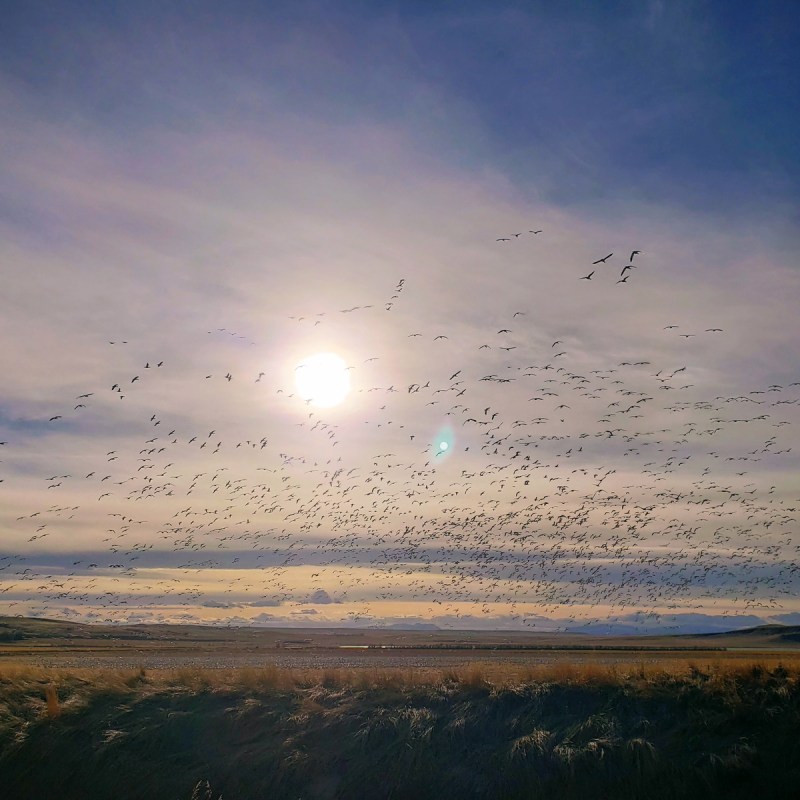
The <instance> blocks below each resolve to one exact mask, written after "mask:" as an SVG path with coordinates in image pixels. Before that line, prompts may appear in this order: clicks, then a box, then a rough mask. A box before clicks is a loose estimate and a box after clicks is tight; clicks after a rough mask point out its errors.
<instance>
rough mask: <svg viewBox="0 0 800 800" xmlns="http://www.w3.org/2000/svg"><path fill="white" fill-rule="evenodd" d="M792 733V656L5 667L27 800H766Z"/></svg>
mask: <svg viewBox="0 0 800 800" xmlns="http://www.w3.org/2000/svg"><path fill="white" fill-rule="evenodd" d="M798 728H800V658H797V657H795V656H793V654H785V655H784V654H781V655H780V656H777V655H760V656H757V657H752V656H751V657H750V658H743V657H739V656H738V655H737V656H736V657H731V658H722V657H716V656H715V657H712V658H708V659H705V658H697V657H695V658H683V659H680V658H675V657H673V656H669V657H666V658H664V659H660V660H658V661H642V660H641V659H637V658H636V656H635V655H632V656H631V660H630V661H626V662H618V663H613V664H597V663H592V662H589V661H585V660H584V661H576V662H568V661H566V660H564V661H561V662H555V663H549V664H541V665H519V664H514V663H509V662H497V663H490V662H486V661H481V662H479V663H473V664H469V665H466V666H463V667H456V668H447V669H436V668H424V669H407V668H406V669H387V668H382V667H376V666H369V667H365V668H361V669H345V668H342V669H316V670H315V669H281V668H277V667H274V666H265V667H263V668H245V669H197V668H188V667H187V668H182V669H174V670H149V669H144V668H139V669H129V670H109V669H43V668H40V667H32V666H28V665H23V664H16V665H15V664H10V663H0V772H2V773H3V774H4V776H5V777H4V780H6V778H7V779H8V781H10V783H9V784H8V785H9V786H11V787H12V789H14V790H15V792H16V793H15V794H13V792H12V794H13V796H19V797H22V796H30V797H33V796H49V795H46V793H45V794H44V795H43V794H42V790H41V787H42V786H44V785H45V784H46V783H47V781H50V782H51V783H50V784H47V785H54V784H53V783H52V782H53V781H59V786H60V787H61V789H62V790H63V791H62V794H60V795H59V796H60V797H61V798H62V800H66V798H71V797H75V798H77V797H85V796H87V794H86V792H87V791H88V790H87V789H86V786H87V785H91V788H92V791H93V792H94V795H93V796H97V797H101V796H103V797H105V796H109V797H110V796H115V797H119V798H124V799H125V800H127V799H128V798H131V800H133V798H134V797H142V796H171V797H175V798H182V800H188V798H189V797H190V796H191V797H193V798H195V800H217V798H218V797H219V795H220V794H224V796H225V797H228V796H230V797H236V798H238V799H239V800H244V798H255V797H301V796H302V797H309V798H312V797H320V798H323V797H331V798H348V799H349V798H354V797H363V798H372V797H376V798H377V797H386V796H390V795H391V796H396V797H415V798H418V800H426V799H427V798H434V797H435V798H437V800H438V798H439V797H443V796H449V797H481V798H490V797H491V798H503V797H533V796H542V797H550V798H566V797H570V798H572V797H591V796H608V797H615V798H627V799H631V800H632V798H641V797H648V798H658V799H659V800H661V798H664V799H666V798H674V797H693V796H700V795H699V794H698V792H701V793H702V796H704V797H706V798H708V800H710V798H712V797H726V798H737V800H739V798H749V797H752V796H754V794H756V792H754V787H756V786H758V787H759V792H758V794H759V796H761V797H763V798H765V800H766V798H768V797H778V796H790V795H788V794H786V793H785V790H786V787H794V788H796V786H797V785H798V782H800V770H798V769H797V768H795V767H792V765H793V764H800V757H798V756H800V745H797V744H796V741H797V740H796V731H797V730H798ZM34 762H35V763H37V764H41V765H43V766H42V767H41V769H37V770H36V771H33V772H32V771H31V770H30V769H29V765H30V764H31V763H34ZM792 770H794V771H792ZM63 775H74V776H75V783H74V786H73V787H71V788H70V787H69V786H66V785H62V783H61V780H62V778H61V776H63ZM199 779H202V780H201V781H200V782H199V783H198V780H199ZM137 780H140V781H144V782H145V783H146V787H145V784H144V783H142V784H141V786H137V785H136V781H137ZM37 781H38V782H37ZM87 781H88V782H89V783H88V784H87V783H86V782H87ZM209 781H210V782H211V783H210V784H209ZM317 781H319V783H317ZM747 781H750V784H748V783H747ZM737 782H738V783H737ZM740 784H741V787H742V788H741V791H740V792H738V790H737V792H738V793H737V792H733V793H731V792H732V791H733V790H732V788H731V787H735V786H739V785H740ZM212 786H213V789H212ZM130 787H135V791H134V788H130ZM320 787H323V788H320ZM324 787H328V788H324ZM364 787H375V788H374V789H373V790H371V791H373V793H372V794H370V793H369V791H368V790H367V789H364ZM710 787H711V788H710ZM770 787H772V789H771V791H772V793H770ZM167 788H168V789H169V791H167ZM712 788H713V791H712ZM37 791H38V794H37ZM120 792H121V793H120ZM126 792H127V793H126ZM598 792H599V793H598ZM714 792H716V794H715V793H714ZM780 792H784V794H780ZM9 796H11V795H9Z"/></svg>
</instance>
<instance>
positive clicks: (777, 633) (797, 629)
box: [703, 625, 800, 644]
mask: <svg viewBox="0 0 800 800" xmlns="http://www.w3.org/2000/svg"><path fill="white" fill-rule="evenodd" d="M703 638H705V639H712V638H713V639H725V638H728V639H730V638H737V639H739V638H744V639H748V640H749V639H758V640H760V642H774V643H776V644H777V643H783V642H785V643H786V644H790V643H800V625H756V626H755V627H754V628H742V629H741V630H738V631H723V632H721V633H707V634H704V635H703Z"/></svg>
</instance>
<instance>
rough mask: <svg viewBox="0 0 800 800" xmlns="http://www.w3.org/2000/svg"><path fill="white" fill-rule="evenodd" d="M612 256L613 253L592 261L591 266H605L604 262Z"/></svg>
mask: <svg viewBox="0 0 800 800" xmlns="http://www.w3.org/2000/svg"><path fill="white" fill-rule="evenodd" d="M613 255H614V254H613V253H609V254H608V255H607V256H603V257H602V258H598V259H597V261H592V266H594V265H595V264H605V263H606V261H608V259H609V258H611V256H613Z"/></svg>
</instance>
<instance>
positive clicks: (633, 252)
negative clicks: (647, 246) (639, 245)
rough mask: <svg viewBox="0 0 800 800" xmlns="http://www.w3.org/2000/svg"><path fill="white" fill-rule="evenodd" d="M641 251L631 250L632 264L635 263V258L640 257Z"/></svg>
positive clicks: (630, 259)
mask: <svg viewBox="0 0 800 800" xmlns="http://www.w3.org/2000/svg"><path fill="white" fill-rule="evenodd" d="M641 252H642V251H641V250H631V257H630V258H629V259H628V261H630V262H631V263H633V257H634V256H638V255H640V254H641Z"/></svg>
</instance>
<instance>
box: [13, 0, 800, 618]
mask: <svg viewBox="0 0 800 800" xmlns="http://www.w3.org/2000/svg"><path fill="white" fill-rule="evenodd" d="M798 16H799V15H798V14H797V13H796V11H795V10H794V9H793V8H792V6H791V5H790V4H786V3H765V4H760V5H759V6H757V7H756V6H754V5H752V4H746V3H738V2H726V3H700V2H658V1H657V0H652V2H641V3H624V2H619V3H602V4H601V3H570V4H564V3H561V4H553V3H544V2H542V3H538V2H531V3H491V4H490V3H439V4H430V3H355V2H354V3H332V2H331V3H326V2H317V3H296V2H292V3H227V4H224V5H222V4H218V3H213V4H212V3H172V4H169V5H168V7H166V8H165V7H164V4H157V3H146V2H142V3H135V4H133V3H131V4H113V3H111V4H96V3H72V4H69V5H68V6H61V7H53V5H52V4H47V3H36V2H31V3H25V4H16V5H15V6H14V8H12V9H11V10H10V11H9V12H8V13H7V14H6V17H5V20H4V27H3V31H2V33H0V45H1V46H0V98H2V103H1V104H0V130H2V134H0V154H2V155H0V158H2V162H3V171H2V174H0V240H1V241H2V258H3V260H4V263H6V264H7V265H9V266H8V267H6V269H5V271H4V287H3V288H4V291H3V293H2V296H0V359H2V362H3V364H4V365H5V367H4V381H3V385H2V389H0V441H6V442H8V443H7V444H6V445H2V446H0V456H1V457H2V458H0V479H2V483H0V493H4V498H3V503H0V531H2V533H3V537H4V538H3V547H2V548H0V549H2V550H3V552H2V555H5V556H6V557H7V558H6V562H7V563H8V564H9V567H8V568H7V569H4V570H3V571H2V572H1V573H0V585H2V584H7V586H6V587H5V588H6V589H7V591H6V592H4V593H3V595H2V596H0V597H2V598H7V602H8V603H9V604H12V605H9V606H8V608H7V609H5V608H4V606H3V605H2V603H0V613H2V611H3V610H8V611H10V612H11V613H20V612H22V611H24V612H26V613H47V614H49V615H58V614H65V615H72V616H77V617H80V616H87V618H93V619H95V618H99V619H104V618H109V619H111V620H112V621H123V620H124V619H126V618H131V619H133V618H136V619H153V620H158V619H166V620H169V619H178V618H180V619H198V620H206V621H220V622H230V621H231V619H234V617H233V616H231V615H236V616H235V619H236V620H237V621H240V622H245V623H246V622H248V620H251V621H252V620H256V615H255V610H256V609H258V619H257V620H256V621H257V622H259V623H262V622H264V621H265V619H267V621H268V622H269V621H272V623H273V624H281V623H282V624H286V623H287V622H291V621H293V620H295V619H296V618H297V617H296V616H295V615H301V614H302V615H303V616H310V614H309V610H315V611H316V612H317V613H316V614H315V615H314V616H315V619H318V620H319V623H320V624H338V623H342V622H345V623H348V624H356V623H358V624H368V623H372V622H374V623H380V622H381V621H385V622H398V621H402V620H404V619H409V620H417V619H423V620H433V621H436V622H437V624H442V625H446V626H451V625H455V626H462V627H464V626H467V627H469V626H475V625H482V626H489V627H491V626H495V627H530V626H531V624H532V622H531V621H532V620H535V621H536V624H539V625H545V626H546V625H547V624H552V625H567V624H578V623H580V624H583V623H585V622H592V621H593V620H600V621H602V620H603V619H605V618H606V617H607V616H615V615H616V616H620V617H622V618H624V619H625V620H627V621H628V622H629V621H630V620H631V619H634V618H636V619H638V617H637V616H636V615H640V614H644V615H650V614H654V613H655V614H658V615H660V616H661V617H663V619H664V620H665V623H664V624H665V625H669V626H671V627H672V628H674V626H675V625H676V624H678V623H676V622H675V620H676V619H684V620H688V619H689V617H687V616H685V615H687V614H700V615H706V617H707V618H708V619H709V620H711V619H713V618H717V617H719V616H720V615H724V616H726V617H730V616H736V615H737V614H738V615H744V616H743V619H744V618H746V619H747V620H752V618H753V614H760V615H761V617H760V618H764V619H767V618H769V619H778V618H785V619H788V618H790V617H785V616H781V615H787V614H788V615H791V614H796V613H798V612H799V611H800V607H798V606H797V603H796V599H795V598H796V596H797V590H798V588H800V587H798V575H797V573H796V571H793V570H792V569H791V564H792V563H794V562H795V561H796V559H797V546H796V544H795V543H794V539H793V536H794V532H795V531H796V526H797V518H798V513H797V508H798V507H800V498H797V497H796V494H797V488H796V487H797V480H796V476H797V473H798V469H800V462H798V460H797V455H798V452H800V446H798V443H797V433H796V430H797V425H798V424H800V419H798V416H797V409H798V405H800V389H798V387H800V358H799V357H798V353H797V348H796V342H797V340H798V334H800V329H799V328H798V323H797V314H796V309H797V307H798V303H799V302H800V275H799V274H798V269H797V244H798V240H797V209H798V181H797V178H798V158H797V154H796V146H795V144H794V131H795V130H796V128H797V94H798V93H797V81H798V77H797V76H798V74H800V70H799V69H798V67H800V64H798V60H799V59H798V55H797V52H798V48H797V46H796V45H797V39H798V37H797V33H798V30H797V28H798V21H797V18H798ZM539 229H541V231H542V233H541V234H534V233H532V231H533V230H539ZM515 234H519V235H518V236H517V235H515ZM505 239H508V241H503V240H505ZM497 240H501V241H497ZM634 250H639V251H641V252H640V253H639V254H638V255H636V256H635V260H634V261H633V263H630V259H631V258H633V257H632V256H631V255H630V253H631V252H632V251H634ZM609 253H611V254H612V255H611V256H610V257H609V259H610V260H608V259H607V261H602V260H600V261H598V259H602V257H604V256H606V255H607V254H609ZM629 263H630V266H628V264H629ZM590 275H591V276H592V277H588V276H590ZM581 278H586V280H581ZM618 284H622V285H618ZM718 329H719V330H718ZM123 342H124V344H123ZM555 343H558V344H559V346H558V347H556V349H553V347H555ZM325 351H333V352H337V353H339V354H340V355H341V356H342V358H343V359H344V360H345V362H346V363H347V364H348V365H349V368H350V369H349V374H350V376H351V379H352V387H353V388H352V392H351V395H350V396H349V397H348V399H347V400H346V401H345V402H343V403H342V404H341V406H338V407H336V408H332V409H327V410H324V409H320V408H314V407H310V406H309V405H308V404H307V403H305V402H303V401H302V400H300V399H298V397H297V388H296V387H295V386H294V370H295V368H296V366H297V364H298V363H300V362H301V361H302V360H303V359H304V358H306V357H308V356H309V355H311V354H313V353H315V352H325ZM159 362H163V365H164V366H163V368H161V367H157V366H156V364H158V363H159ZM262 373H263V375H262ZM84 395H86V396H85V397H84ZM637 403H639V405H638V407H637V405H636V404H637ZM312 408H313V410H312ZM53 418H55V419H53ZM158 426H162V427H158ZM167 431H172V433H170V434H168V435H167ZM442 431H448V441H449V442H452V447H451V448H449V452H448V453H447V454H446V456H445V455H444V454H442V453H439V452H438V451H437V446H438V445H437V442H438V437H439V436H440V433H441V432H442ZM264 442H266V444H265V443H264ZM201 445H202V447H201ZM206 445H207V446H206ZM262 445H263V446H262ZM525 454H528V455H529V456H530V458H529V459H527V460H526V459H525ZM440 456H441V457H440ZM520 459H521V460H520ZM520 463H524V465H525V466H524V469H520V466H519V465H520ZM606 474H607V476H608V477H604V476H605V475H606ZM62 476H63V477H62ZM84 476H87V477H84ZM555 487H558V488H557V489H556V488H555ZM562 487H563V488H562ZM554 492H555V493H554ZM345 509H347V510H346V511H345ZM176 519H177V520H180V522H176ZM565 520H566V521H567V522H565ZM565 526H566V527H565ZM620 530H622V531H625V532H626V536H624V537H623V536H621V535H620V534H619V533H618V532H619V531H620ZM526 537H527V538H526ZM754 542H755V543H756V544H753V543H754ZM104 553H106V556H105V558H104V557H103V554H104ZM542 553H545V554H548V555H547V556H546V557H545V556H542V555H541V554H542ZM121 554H122V555H124V558H123V557H122V556H121ZM74 562H78V563H74ZM90 564H94V565H96V566H89V565H90ZM119 564H123V567H124V569H123V568H122V567H120V566H118V565H119ZM187 564H189V565H190V567H191V570H192V571H191V573H190V574H189V575H188V577H187V573H186V572H185V571H182V570H181V568H182V567H183V568H184V569H189V567H186V565H187ZM59 565H61V566H59ZM115 565H117V566H115ZM520 565H521V566H520ZM642 565H647V566H646V567H643V566H642ZM26 570H28V572H26ZM31 571H32V573H31ZM70 573H72V574H70ZM31 574H33V575H34V576H36V578H37V579H38V580H39V583H37V584H36V587H39V588H35V587H33V586H32V585H31V578H30V577H25V576H30V575H31ZM54 574H58V575H59V576H60V580H61V581H62V582H64V581H66V582H67V583H69V585H70V587H71V588H69V589H68V590H66V591H65V593H54V592H51V591H46V590H43V589H41V586H45V587H46V586H47V585H48V584H47V581H50V580H51V579H52V578H53V575H54ZM687 575H690V576H692V579H691V581H688V582H687V581H686V576H687ZM65 576H66V577H65ZM67 579H69V580H67ZM175 581H178V583H179V584H180V585H181V587H182V592H181V601H180V603H178V604H175V603H173V604H170V603H166V602H164V601H163V597H164V592H165V590H166V589H167V588H169V589H170V592H169V594H172V593H173V589H174V586H173V584H174V583H175ZM9 587H10V588H9ZM223 587H225V588H223ZM114 591H117V592H118V596H119V598H124V600H123V599H121V600H120V602H118V603H116V604H115V605H114V606H113V608H111V609H110V610H109V608H108V607H105V606H104V600H103V599H104V598H105V599H106V600H107V598H108V597H109V596H111V595H110V594H109V593H112V594H113V592H114ZM320 597H327V598H329V599H332V600H333V602H322V603H317V604H316V605H319V606H320V607H319V608H311V609H309V606H314V605H315V604H314V602H313V599H314V598H320ZM135 598H139V601H136V600H135ZM156 598H161V599H160V600H157V599H156ZM187 598H188V599H187ZM576 598H578V599H579V602H578V601H577V600H576ZM265 602H267V606H264V603H265ZM265 607H268V608H269V609H270V610H269V611H267V612H264V611H263V610H262V609H263V608H265ZM126 614H127V615H128V617H126V616H125V615H126ZM264 614H266V615H267V616H266V618H265V617H264V616H263V615H264ZM88 615H92V616H91V617H89V616H88ZM187 615H188V616H187ZM631 615H633V616H631ZM682 615H683V616H682ZM670 617H672V618H673V619H672V622H671V623H670V622H669V618H670ZM548 619H551V620H555V622H552V623H547V620H548ZM648 619H649V617H648ZM691 619H692V620H694V622H692V624H693V625H694V623H695V622H696V621H697V618H695V617H692V618H691ZM686 624H688V622H687V623H686ZM709 624H710V623H709Z"/></svg>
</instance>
